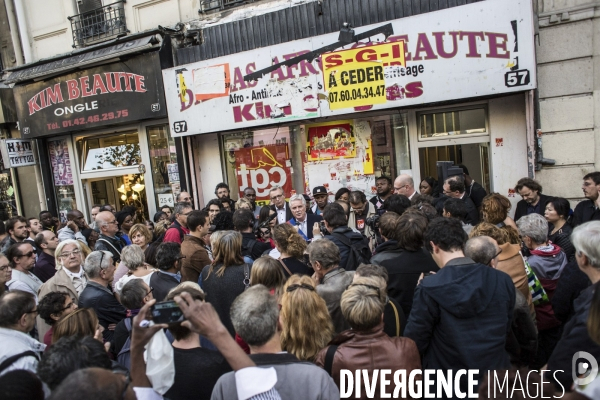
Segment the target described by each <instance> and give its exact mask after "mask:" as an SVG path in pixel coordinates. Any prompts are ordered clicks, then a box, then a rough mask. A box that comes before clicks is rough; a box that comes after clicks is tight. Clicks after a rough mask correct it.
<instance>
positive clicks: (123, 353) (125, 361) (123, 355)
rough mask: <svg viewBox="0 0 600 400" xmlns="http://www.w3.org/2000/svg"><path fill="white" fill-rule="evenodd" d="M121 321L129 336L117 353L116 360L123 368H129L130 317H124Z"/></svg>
mask: <svg viewBox="0 0 600 400" xmlns="http://www.w3.org/2000/svg"><path fill="white" fill-rule="evenodd" d="M123 322H124V323H125V328H127V332H129V336H128V337H127V340H126V341H125V344H124V345H123V347H122V348H121V350H120V351H119V354H118V355H117V361H118V362H119V364H121V365H122V366H124V367H125V368H127V369H131V318H125V319H124V320H123Z"/></svg>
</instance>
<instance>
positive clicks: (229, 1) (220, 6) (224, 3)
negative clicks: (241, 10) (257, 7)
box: [200, 0, 255, 13]
mask: <svg viewBox="0 0 600 400" xmlns="http://www.w3.org/2000/svg"><path fill="white" fill-rule="evenodd" d="M254 1H255V0H200V12H201V13H206V12H210V11H214V10H224V9H226V8H230V7H234V6H236V5H237V4H240V3H254Z"/></svg>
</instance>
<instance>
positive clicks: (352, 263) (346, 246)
mask: <svg viewBox="0 0 600 400" xmlns="http://www.w3.org/2000/svg"><path fill="white" fill-rule="evenodd" d="M323 219H324V220H325V228H326V229H327V231H328V232H329V235H327V236H325V238H326V239H328V240H331V241H332V242H333V243H335V245H336V246H337V247H338V248H339V249H340V259H341V261H340V267H342V268H344V269H345V270H346V271H354V270H356V268H358V266H359V265H360V264H361V263H364V264H368V263H369V260H370V259H371V250H370V249H369V245H368V243H367V240H366V239H365V238H364V237H363V236H362V235H361V234H360V233H357V232H355V231H353V230H352V229H351V228H349V227H348V221H347V219H346V214H345V213H344V209H343V208H342V206H341V205H339V204H337V203H332V204H328V205H327V207H325V211H324V212H323ZM314 230H315V233H316V227H315V229H314Z"/></svg>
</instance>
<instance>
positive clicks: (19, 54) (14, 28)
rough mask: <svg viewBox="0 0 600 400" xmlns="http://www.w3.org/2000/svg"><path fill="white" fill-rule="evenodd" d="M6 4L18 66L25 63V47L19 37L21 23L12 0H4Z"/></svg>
mask: <svg viewBox="0 0 600 400" xmlns="http://www.w3.org/2000/svg"><path fill="white" fill-rule="evenodd" d="M4 4H5V6H6V14H7V16H8V27H9V29H10V38H11V40H12V43H13V49H14V50H15V60H16V66H17V67H18V66H19V65H23V64H24V57H23V48H22V47H21V39H20V38H19V33H18V32H19V24H18V23H17V19H16V17H15V7H14V5H13V2H12V0H6V1H5V2H4Z"/></svg>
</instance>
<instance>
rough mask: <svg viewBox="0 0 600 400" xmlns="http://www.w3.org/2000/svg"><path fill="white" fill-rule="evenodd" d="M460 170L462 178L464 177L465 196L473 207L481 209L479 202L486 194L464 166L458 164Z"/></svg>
mask: <svg viewBox="0 0 600 400" xmlns="http://www.w3.org/2000/svg"><path fill="white" fill-rule="evenodd" d="M459 167H460V168H462V170H463V176H464V177H465V192H466V193H467V196H469V197H470V198H471V200H473V203H474V204H475V207H476V208H477V209H478V210H479V207H481V202H482V201H483V198H484V197H485V196H487V192H486V191H485V189H484V188H483V186H481V185H480V184H479V183H477V182H475V180H474V179H473V178H471V176H470V175H469V170H468V169H467V167H465V166H464V165H462V164H460V165H459Z"/></svg>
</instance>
